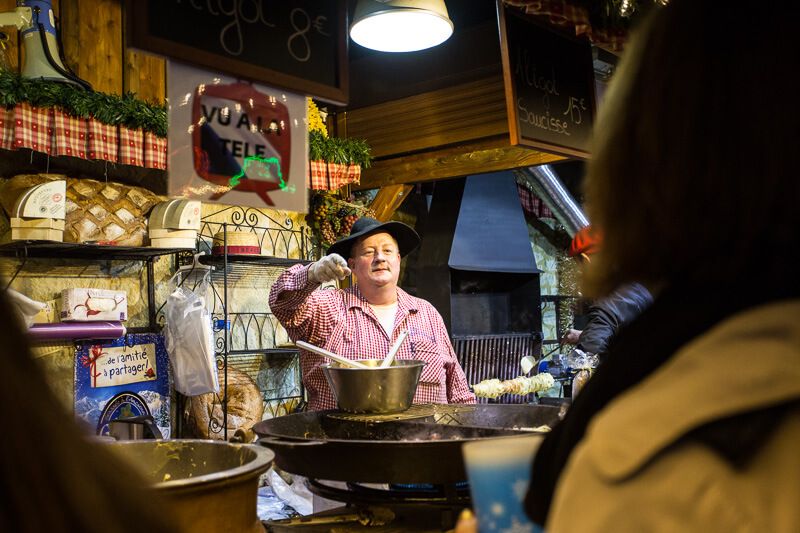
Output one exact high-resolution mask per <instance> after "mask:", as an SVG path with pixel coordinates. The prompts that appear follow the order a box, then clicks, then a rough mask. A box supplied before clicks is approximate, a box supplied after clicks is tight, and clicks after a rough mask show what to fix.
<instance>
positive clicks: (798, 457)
mask: <svg viewBox="0 0 800 533" xmlns="http://www.w3.org/2000/svg"><path fill="white" fill-rule="evenodd" d="M646 356H647V354H644V353H643V354H642V357H646ZM793 399H794V400H796V399H800V301H797V300H795V301H792V302H788V303H787V302H784V303H776V304H771V305H767V306H763V307H759V308H755V309H751V310H748V311H744V312H742V313H739V314H737V315H734V316H733V317H731V318H729V319H727V320H726V321H724V322H723V323H721V324H720V325H718V326H717V327H715V328H714V329H712V330H711V331H709V332H708V333H706V334H705V335H703V336H702V337H699V338H697V339H695V340H694V341H692V342H691V343H689V344H687V345H686V346H685V347H684V348H683V349H682V350H681V351H680V352H678V353H677V354H675V356H673V357H672V358H671V359H670V360H669V361H668V362H667V363H665V364H664V365H663V366H662V367H661V368H659V369H658V370H657V371H656V372H654V373H653V374H651V375H650V376H649V377H647V378H646V379H645V380H644V381H642V382H640V383H639V384H637V385H636V386H635V387H633V388H632V389H630V390H629V391H627V392H626V393H624V394H622V395H621V396H619V397H617V398H616V399H615V400H614V401H613V402H612V403H610V404H609V405H608V407H606V408H605V409H604V410H603V411H601V412H600V413H599V414H598V415H597V416H596V417H595V419H594V420H593V421H592V422H591V423H590V425H589V426H588V428H587V432H586V436H585V437H584V439H583V440H582V441H581V442H580V443H578V445H577V446H576V447H575V449H574V451H573V453H572V456H571V457H570V459H569V461H568V463H567V464H566V466H565V468H564V470H563V472H562V475H561V478H560V480H559V483H558V485H557V486H556V491H555V494H554V498H553V503H552V506H551V509H550V514H549V519H548V522H547V527H546V528H545V531H546V532H547V533H562V532H569V533H574V532H588V531H602V532H614V533H620V532H628V531H630V532H637V533H638V532H660V531H664V532H667V531H669V532H685V531H698V532H714V531H720V532H725V533H733V532H745V531H747V532H749V531H753V532H756V531H757V532H800V409H797V408H795V409H793V410H792V411H791V412H790V414H789V416H787V417H786V418H785V419H783V421H782V423H781V425H780V426H779V428H778V429H777V431H775V432H774V433H773V434H772V435H771V436H770V437H769V439H768V441H767V442H766V444H765V445H764V447H763V448H761V449H760V450H759V452H758V453H757V455H756V456H755V457H754V459H753V460H752V462H750V463H748V464H747V466H746V467H745V468H744V470H736V469H734V468H733V467H731V466H730V464H729V463H728V462H727V461H726V460H725V459H724V458H722V457H721V456H719V455H718V454H717V453H716V452H714V451H713V450H712V449H710V448H708V447H706V446H704V445H702V444H700V443H698V442H696V441H693V440H690V439H685V440H683V441H681V442H678V443H677V444H676V442H677V441H678V439H679V438H680V437H682V436H684V435H686V434H687V433H688V432H689V431H690V430H692V429H694V428H697V427H699V426H701V425H703V424H705V423H707V422H710V421H713V420H717V419H722V418H726V417H728V416H730V415H733V414H736V413H741V412H745V411H749V410H754V409H758V408H763V407H768V406H770V405H775V404H779V403H783V402H786V401H790V400H793Z"/></svg>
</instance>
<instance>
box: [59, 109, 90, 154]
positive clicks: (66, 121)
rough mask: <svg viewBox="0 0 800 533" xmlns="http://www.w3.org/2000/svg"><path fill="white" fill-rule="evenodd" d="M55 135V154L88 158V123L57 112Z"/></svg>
mask: <svg viewBox="0 0 800 533" xmlns="http://www.w3.org/2000/svg"><path fill="white" fill-rule="evenodd" d="M54 118H55V135H54V136H53V153H54V154H55V155H69V156H73V157H81V158H85V157H86V121H85V120H84V119H82V118H77V117H71V116H69V115H67V114H65V113H62V112H60V111H56V112H55V116H54Z"/></svg>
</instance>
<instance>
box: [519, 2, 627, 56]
mask: <svg viewBox="0 0 800 533" xmlns="http://www.w3.org/2000/svg"><path fill="white" fill-rule="evenodd" d="M504 3H505V4H507V5H510V6H516V7H522V8H524V10H525V12H526V13H527V14H529V15H541V16H544V17H547V18H548V19H549V21H550V23H552V24H559V25H561V26H574V27H575V35H586V37H587V38H588V39H589V40H590V41H591V42H593V43H595V44H609V45H611V47H612V48H613V49H614V50H622V49H623V48H624V45H625V43H626V42H627V41H628V32H627V31H625V30H620V31H617V32H615V33H609V32H607V31H606V30H603V29H596V28H593V27H592V24H591V22H590V21H589V12H588V11H587V10H586V8H585V7H582V6H580V5H577V4H576V3H573V2H572V1H570V0H504Z"/></svg>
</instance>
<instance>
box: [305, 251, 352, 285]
mask: <svg viewBox="0 0 800 533" xmlns="http://www.w3.org/2000/svg"><path fill="white" fill-rule="evenodd" d="M349 275H350V268H349V267H348V266H347V261H345V259H344V257H342V256H341V255H339V254H331V255H326V256H325V257H323V258H322V259H320V260H319V261H317V262H316V263H311V264H310V265H309V267H308V281H310V282H311V283H325V282H326V281H332V280H335V279H344V278H346V277H347V276H349Z"/></svg>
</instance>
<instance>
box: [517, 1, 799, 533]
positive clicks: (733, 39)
mask: <svg viewBox="0 0 800 533" xmlns="http://www.w3.org/2000/svg"><path fill="white" fill-rule="evenodd" d="M773 7H774V6H773ZM649 15H650V16H648V17H647V19H646V21H644V23H643V25H642V26H641V27H639V28H637V31H636V32H635V33H634V35H633V37H632V40H631V47H630V48H628V49H627V50H626V51H625V54H624V56H623V58H622V65H621V68H620V69H619V70H618V72H617V74H616V75H615V79H614V80H613V81H612V83H611V87H610V90H609V93H608V94H607V96H606V100H605V103H604V107H603V108H602V110H601V114H600V117H599V120H598V123H597V124H596V129H595V139H594V141H593V154H592V159H591V161H590V162H589V165H588V174H587V180H586V198H587V213H588V215H589V216H590V218H591V220H592V225H593V226H596V227H597V229H598V230H599V231H602V233H603V236H604V241H603V246H602V249H601V250H600V251H599V252H598V253H597V254H596V255H595V256H594V257H593V258H592V263H591V268H590V269H589V270H588V271H587V278H586V283H585V285H584V287H583V292H584V293H585V294H587V295H588V296H591V297H595V298H602V297H603V296H605V295H607V294H609V293H610V292H611V291H613V290H614V289H615V288H616V287H619V286H620V285H621V284H623V283H627V282H631V281H636V282H639V283H642V284H645V285H646V286H648V287H653V288H654V289H655V291H654V294H656V297H655V300H654V302H653V304H652V305H650V306H649V307H648V308H647V309H645V310H644V312H643V313H642V314H641V315H640V316H639V317H638V318H636V319H635V320H634V321H632V322H631V323H630V324H628V326H627V327H626V328H625V329H624V330H622V331H620V333H619V335H618V336H617V338H616V339H615V341H614V343H613V344H612V345H611V346H610V349H609V352H608V354H607V356H606V358H605V360H604V361H603V364H602V365H600V367H599V368H598V369H597V371H596V372H595V374H594V376H593V377H592V379H591V380H589V382H588V383H587V384H586V386H585V387H584V388H583V390H582V391H581V393H580V395H578V396H577V398H576V399H575V401H574V402H573V404H572V406H571V407H570V409H569V411H568V412H567V414H566V417H565V418H564V419H563V420H562V422H560V423H559V424H558V425H557V426H555V427H554V428H553V431H552V432H550V433H549V434H548V435H547V436H546V438H545V440H544V442H543V444H542V446H541V448H540V449H539V451H538V453H537V455H536V457H535V460H534V465H533V471H532V481H531V484H530V487H529V490H528V494H527V498H526V509H527V511H528V514H529V516H530V517H531V518H532V519H533V520H534V521H536V522H537V523H539V524H542V525H543V526H544V529H545V530H546V531H547V532H548V533H562V532H574V531H584V532H589V531H602V532H608V531H614V532H617V533H619V532H628V531H630V532H641V531H648V532H659V531H664V532H666V531H669V532H673V531H684V532H685V531H698V532H700V531H702V532H708V531H725V532H728V531H770V532H793V531H800V513H798V512H797V509H798V508H799V507H800V480H799V478H798V472H800V445H798V441H800V327H798V324H800V276H798V273H797V265H796V262H794V261H791V260H790V259H789V256H788V255H787V251H788V249H789V248H790V247H791V246H793V245H794V243H795V242H796V240H797V228H798V221H797V216H796V214H795V213H796V210H797V203H798V201H800V180H798V179H797V178H796V176H795V167H796V164H797V163H796V155H795V153H794V151H793V150H792V147H794V146H796V145H797V144H798V143H799V142H800V129H798V124H800V99H798V98H797V97H796V96H794V93H793V91H794V88H795V87H796V85H797V84H796V81H797V72H796V70H797V68H796V67H797V60H796V42H795V41H796V31H795V21H794V19H793V17H791V16H789V14H788V13H782V12H781V11H780V10H778V11H776V10H775V9H770V8H767V7H765V6H757V7H754V6H752V5H748V4H731V3H726V4H721V3H719V2H714V1H712V0H670V2H669V3H668V4H667V5H666V6H657V7H653V8H652V9H651V12H650V13H649Z"/></svg>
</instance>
